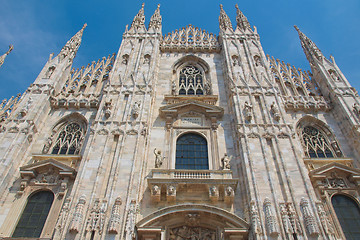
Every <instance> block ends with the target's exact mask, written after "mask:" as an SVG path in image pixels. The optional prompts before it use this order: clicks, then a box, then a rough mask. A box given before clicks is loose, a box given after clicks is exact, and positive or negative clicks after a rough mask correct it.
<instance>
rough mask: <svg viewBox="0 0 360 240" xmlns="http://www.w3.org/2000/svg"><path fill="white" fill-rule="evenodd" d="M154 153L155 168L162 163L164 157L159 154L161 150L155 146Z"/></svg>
mask: <svg viewBox="0 0 360 240" xmlns="http://www.w3.org/2000/svg"><path fill="white" fill-rule="evenodd" d="M154 154H155V168H160V167H161V165H162V164H163V160H164V159H165V157H163V156H162V155H161V150H156V148H155V149H154Z"/></svg>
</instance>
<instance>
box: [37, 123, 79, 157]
mask: <svg viewBox="0 0 360 240" xmlns="http://www.w3.org/2000/svg"><path fill="white" fill-rule="evenodd" d="M83 138H84V127H83V126H82V125H81V124H80V123H79V122H75V121H70V122H67V123H65V124H63V126H62V127H60V128H59V131H58V135H57V139H56V141H55V142H54V144H53V147H52V150H51V154H71V155H75V154H79V153H80V150H81V144H82V140H83ZM48 143H49V141H48ZM50 143H51V141H50ZM45 147H46V145H45ZM45 147H44V148H45Z"/></svg>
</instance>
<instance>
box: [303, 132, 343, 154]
mask: <svg viewBox="0 0 360 240" xmlns="http://www.w3.org/2000/svg"><path fill="white" fill-rule="evenodd" d="M301 138H302V141H303V147H304V150H305V153H306V155H307V156H308V157H310V158H333V157H336V155H339V151H340V150H339V149H338V145H337V143H336V142H333V144H330V140H329V139H328V137H327V136H326V135H325V134H324V133H323V132H322V131H321V130H319V129H318V128H315V127H313V126H305V127H304V128H303V129H302V132H301ZM334 146H336V147H334ZM340 154H341V152H340Z"/></svg>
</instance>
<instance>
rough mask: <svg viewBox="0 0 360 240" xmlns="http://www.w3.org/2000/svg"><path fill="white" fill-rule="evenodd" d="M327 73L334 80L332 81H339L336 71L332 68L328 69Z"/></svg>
mask: <svg viewBox="0 0 360 240" xmlns="http://www.w3.org/2000/svg"><path fill="white" fill-rule="evenodd" d="M329 73H330V76H331V78H332V79H333V80H334V81H336V82H337V81H339V80H340V79H339V76H338V75H337V73H336V72H335V71H334V70H333V69H330V70H329Z"/></svg>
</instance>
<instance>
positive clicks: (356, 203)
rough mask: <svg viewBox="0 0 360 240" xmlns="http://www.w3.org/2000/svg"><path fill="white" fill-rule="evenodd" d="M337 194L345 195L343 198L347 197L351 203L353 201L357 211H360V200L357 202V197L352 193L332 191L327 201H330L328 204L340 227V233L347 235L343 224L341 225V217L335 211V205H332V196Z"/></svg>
mask: <svg viewBox="0 0 360 240" xmlns="http://www.w3.org/2000/svg"><path fill="white" fill-rule="evenodd" d="M337 196H342V197H345V198H347V199H349V200H350V201H352V203H354V205H356V207H357V209H358V211H359V212H360V202H359V199H358V198H356V197H355V196H353V195H352V194H347V193H346V192H339V193H334V194H332V195H331V196H330V198H329V202H330V203H331V204H330V205H331V209H332V212H333V214H334V216H336V222H337V225H338V226H339V227H340V229H341V231H342V234H343V237H347V236H348V235H345V232H344V229H343V226H342V225H341V218H340V216H338V214H337V213H336V210H335V207H334V202H333V199H334V197H337Z"/></svg>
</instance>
